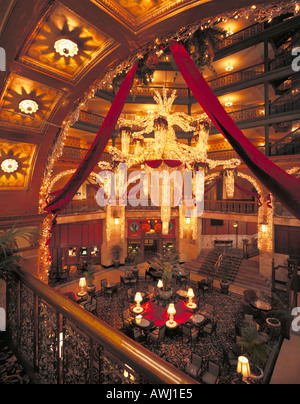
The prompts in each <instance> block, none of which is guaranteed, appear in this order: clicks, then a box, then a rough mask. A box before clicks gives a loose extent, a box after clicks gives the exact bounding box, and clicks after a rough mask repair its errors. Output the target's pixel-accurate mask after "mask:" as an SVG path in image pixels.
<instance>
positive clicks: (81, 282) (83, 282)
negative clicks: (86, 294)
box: [79, 278, 86, 288]
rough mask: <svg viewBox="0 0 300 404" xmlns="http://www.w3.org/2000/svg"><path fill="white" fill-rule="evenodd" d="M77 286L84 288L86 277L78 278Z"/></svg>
mask: <svg viewBox="0 0 300 404" xmlns="http://www.w3.org/2000/svg"><path fill="white" fill-rule="evenodd" d="M79 286H80V287H81V288H85V287H86V279H85V278H80V279H79Z"/></svg>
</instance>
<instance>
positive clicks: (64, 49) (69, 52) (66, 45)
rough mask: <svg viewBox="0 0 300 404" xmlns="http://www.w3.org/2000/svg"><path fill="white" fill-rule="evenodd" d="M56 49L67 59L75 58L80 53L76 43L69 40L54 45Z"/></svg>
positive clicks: (62, 40) (61, 40) (60, 40)
mask: <svg viewBox="0 0 300 404" xmlns="http://www.w3.org/2000/svg"><path fill="white" fill-rule="evenodd" d="M54 49H55V50H56V52H57V53H59V54H60V55H61V56H65V57H73V56H75V55H77V53H78V46H77V44H76V43H75V42H72V41H70V40H69V39H59V40H58V41H56V42H55V44H54Z"/></svg>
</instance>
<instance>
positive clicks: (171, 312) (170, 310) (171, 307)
mask: <svg viewBox="0 0 300 404" xmlns="http://www.w3.org/2000/svg"><path fill="white" fill-rule="evenodd" d="M168 314H173V315H174V314H176V309H175V306H174V303H170V304H169V307H168Z"/></svg>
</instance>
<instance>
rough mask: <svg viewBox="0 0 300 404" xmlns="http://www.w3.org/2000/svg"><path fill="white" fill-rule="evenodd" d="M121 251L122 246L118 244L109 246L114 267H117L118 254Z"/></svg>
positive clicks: (118, 263) (119, 254)
mask: <svg viewBox="0 0 300 404" xmlns="http://www.w3.org/2000/svg"><path fill="white" fill-rule="evenodd" d="M122 251H123V247H122V246H121V245H120V244H115V245H114V246H112V248H111V253H112V256H113V262H114V266H115V268H118V267H119V265H120V256H121V253H122Z"/></svg>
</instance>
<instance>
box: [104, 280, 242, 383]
mask: <svg viewBox="0 0 300 404" xmlns="http://www.w3.org/2000/svg"><path fill="white" fill-rule="evenodd" d="M149 284H151V281H148V282H144V281H142V282H139V284H138V286H137V287H136V290H137V291H140V292H144V291H146V290H147V286H148V285H149ZM153 285H154V284H153ZM190 286H191V287H193V288H194V290H195V291H196V290H197V284H196V282H192V281H191V282H190ZM179 288H180V286H177V285H176V284H173V289H174V290H175V291H176V289H179ZM126 297H127V290H126V288H124V287H123V288H119V291H118V295H117V294H115V295H113V296H112V297H109V298H108V297H105V296H103V297H101V296H99V297H98V314H97V315H98V317H100V318H101V319H102V320H104V321H105V322H106V323H108V324H109V325H111V326H113V327H115V328H117V329H118V330H120V331H122V310H123V309H124V305H127V307H128V300H127V299H126ZM121 302H123V304H124V305H122V304H121ZM205 304H211V305H213V306H214V319H215V320H217V331H216V334H215V335H214V334H213V335H211V336H201V337H200V338H199V341H196V342H195V343H193V345H191V343H190V342H189V341H188V340H187V339H184V338H183V337H182V336H181V335H180V333H179V334H178V335H173V336H166V337H165V338H164V339H163V341H161V342H160V343H159V345H158V346H157V345H156V343H153V342H151V341H149V339H146V340H144V339H142V340H139V341H138V342H140V343H141V344H142V345H143V346H144V347H146V348H147V349H149V350H150V351H152V352H154V353H156V354H157V355H159V356H161V357H163V358H164V359H165V360H167V361H168V362H170V363H172V364H173V365H175V366H176V367H178V368H179V369H181V370H183V371H184V370H185V368H186V366H187V365H188V363H189V361H190V358H191V354H192V352H196V353H197V354H199V355H200V356H201V357H202V359H203V367H202V369H203V372H204V371H206V369H207V365H208V361H209V360H213V361H215V362H217V363H218V364H219V365H220V367H221V377H220V380H219V383H224V384H227V383H231V381H232V380H233V379H236V377H237V373H236V369H235V368H230V367H229V366H227V365H226V364H224V363H223V359H224V353H223V349H225V350H226V351H229V350H231V349H232V346H233V344H234V343H235V324H236V323H240V322H241V320H242V318H243V315H242V312H241V306H240V297H239V296H237V295H232V294H229V295H223V294H221V293H220V290H213V291H209V292H206V293H205V294H204V296H203V297H201V298H200V301H199V311H200V312H201V311H203V310H204V309H205Z"/></svg>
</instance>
